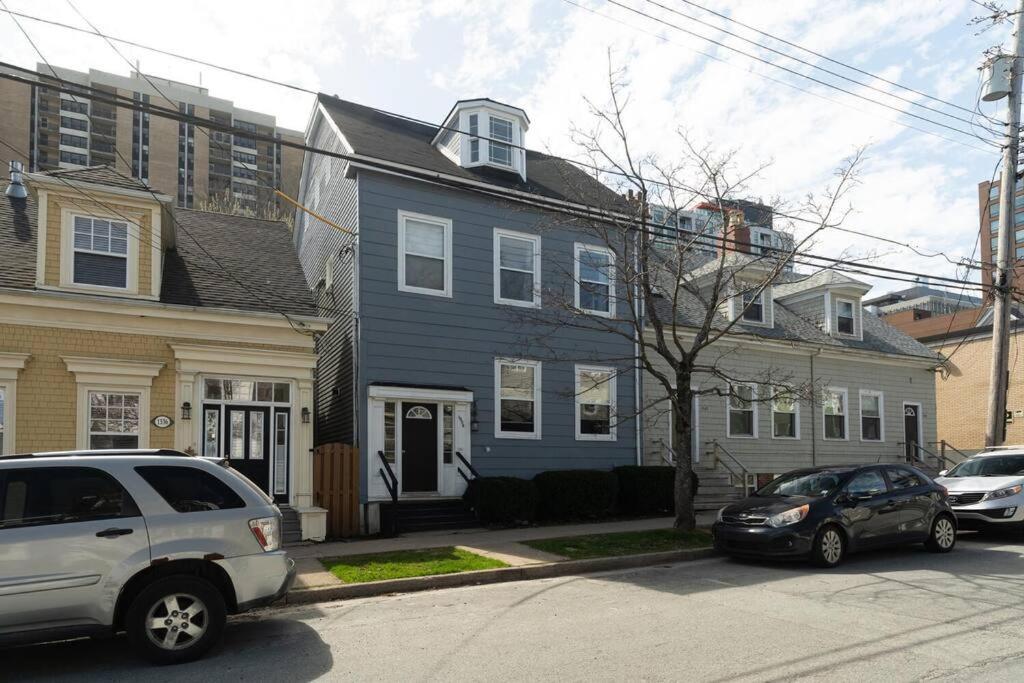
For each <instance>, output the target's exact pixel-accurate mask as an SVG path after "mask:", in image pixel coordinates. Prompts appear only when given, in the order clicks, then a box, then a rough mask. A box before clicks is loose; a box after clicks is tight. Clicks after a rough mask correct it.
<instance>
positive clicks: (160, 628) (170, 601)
mask: <svg viewBox="0 0 1024 683" xmlns="http://www.w3.org/2000/svg"><path fill="white" fill-rule="evenodd" d="M226 619H227V609H226V608H225V606H224V597H223V596H222V595H221V594H220V591H218V590H217V589H216V588H215V587H214V586H213V585H212V584H211V583H210V582H208V581H205V580H203V579H198V578H194V577H191V576H171V577H168V578H166V579H160V580H159V581H155V582H153V583H152V584H150V585H149V586H147V587H146V588H144V589H143V590H142V592H141V593H139V595H138V596H137V597H136V598H135V600H134V601H133V602H132V604H131V606H130V607H129V608H128V612H127V615H126V617H125V630H126V631H127V632H128V640H129V642H130V643H131V644H132V647H134V648H135V650H136V651H137V652H138V653H139V654H141V655H142V656H143V657H145V658H146V659H148V660H150V661H151V662H154V663H156V664H179V663H181V662H190V661H193V660H195V659H198V658H199V657H202V656H203V655H204V654H205V653H206V651H207V650H209V649H210V647H211V646H213V644H214V643H216V642H217V641H218V640H219V639H220V635H221V633H222V632H223V630H224V622H225V621H226Z"/></svg>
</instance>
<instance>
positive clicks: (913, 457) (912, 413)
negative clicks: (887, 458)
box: [903, 403, 921, 463]
mask: <svg viewBox="0 0 1024 683" xmlns="http://www.w3.org/2000/svg"><path fill="white" fill-rule="evenodd" d="M919 410H921V408H920V406H916V405H913V404H911V403H908V404H906V405H904V406H903V434H904V437H905V438H904V440H903V441H904V448H905V449H906V456H907V462H909V463H914V462H917V461H918V460H919V459H920V458H919V454H920V451H918V448H917V447H918V446H920V445H921V432H920V430H919V429H918V411H919Z"/></svg>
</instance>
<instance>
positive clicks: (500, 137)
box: [487, 116, 512, 166]
mask: <svg viewBox="0 0 1024 683" xmlns="http://www.w3.org/2000/svg"><path fill="white" fill-rule="evenodd" d="M488 120H489V121H490V122H491V135H490V137H491V139H490V142H489V144H488V145H487V149H488V152H487V158H488V160H489V161H490V162H491V163H492V164H500V165H501V166H511V165H512V122H511V121H509V120H507V119H499V118H498V117H496V116H489V117H488Z"/></svg>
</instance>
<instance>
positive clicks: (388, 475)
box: [377, 451, 398, 535]
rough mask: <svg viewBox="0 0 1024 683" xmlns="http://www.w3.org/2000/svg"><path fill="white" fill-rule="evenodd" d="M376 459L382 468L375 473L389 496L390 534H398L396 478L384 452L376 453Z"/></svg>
mask: <svg viewBox="0 0 1024 683" xmlns="http://www.w3.org/2000/svg"><path fill="white" fill-rule="evenodd" d="M377 457H379V458H380V461H381V463H383V465H384V467H383V468H378V469H377V471H378V472H379V473H380V476H381V479H383V480H384V486H385V487H386V488H387V490H388V493H389V494H391V534H392V535H397V534H398V477H397V476H395V471H394V470H393V469H391V463H389V462H388V459H387V458H385V457H384V451H377Z"/></svg>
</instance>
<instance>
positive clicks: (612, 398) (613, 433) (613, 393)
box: [573, 365, 618, 441]
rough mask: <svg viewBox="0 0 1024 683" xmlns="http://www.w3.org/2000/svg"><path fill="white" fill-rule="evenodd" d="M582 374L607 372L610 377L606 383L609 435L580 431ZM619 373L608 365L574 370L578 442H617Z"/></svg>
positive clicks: (581, 366)
mask: <svg viewBox="0 0 1024 683" xmlns="http://www.w3.org/2000/svg"><path fill="white" fill-rule="evenodd" d="M581 372H607V373H608V374H609V375H610V377H609V378H608V382H607V383H606V384H607V386H608V433H607V434H584V433H583V432H582V431H580V417H581V415H580V398H581V396H582V392H581V391H580V373H581ZM617 380H618V371H617V370H616V369H615V368H613V367H609V366H606V365H577V366H576V367H575V368H574V369H573V405H574V408H575V410H574V411H573V412H574V414H575V418H576V425H575V427H574V431H575V432H576V440H577V441H615V440H616V439H617V425H616V420H617V414H618V413H617V410H616V400H617V395H618V383H617Z"/></svg>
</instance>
